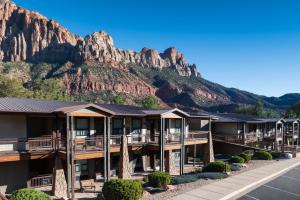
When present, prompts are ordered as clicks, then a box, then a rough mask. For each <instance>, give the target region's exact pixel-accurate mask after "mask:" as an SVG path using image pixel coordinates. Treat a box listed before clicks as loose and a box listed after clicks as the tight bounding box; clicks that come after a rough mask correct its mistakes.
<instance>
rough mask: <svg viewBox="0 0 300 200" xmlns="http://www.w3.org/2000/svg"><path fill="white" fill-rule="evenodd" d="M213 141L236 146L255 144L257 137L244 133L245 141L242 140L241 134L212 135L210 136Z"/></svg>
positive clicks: (254, 134)
mask: <svg viewBox="0 0 300 200" xmlns="http://www.w3.org/2000/svg"><path fill="white" fill-rule="evenodd" d="M212 137H213V139H214V140H221V141H224V142H229V143H237V144H243V143H244V142H245V143H252V142H257V140H258V137H257V135H256V133H253V132H252V133H246V134H245V139H244V138H243V134H239V135H234V134H213V135H212Z"/></svg>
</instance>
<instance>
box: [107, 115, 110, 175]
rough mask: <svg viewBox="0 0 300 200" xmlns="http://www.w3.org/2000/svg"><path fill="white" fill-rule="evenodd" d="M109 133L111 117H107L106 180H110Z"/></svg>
mask: <svg viewBox="0 0 300 200" xmlns="http://www.w3.org/2000/svg"><path fill="white" fill-rule="evenodd" d="M110 135H111V117H108V118H107V147H106V148H107V152H106V158H107V159H106V170H107V172H106V173H107V181H110V178H111V173H110Z"/></svg>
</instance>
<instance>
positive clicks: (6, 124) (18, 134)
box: [0, 115, 27, 139]
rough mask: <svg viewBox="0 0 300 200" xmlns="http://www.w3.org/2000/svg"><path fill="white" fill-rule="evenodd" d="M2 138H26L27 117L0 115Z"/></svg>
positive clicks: (0, 136) (0, 135)
mask: <svg viewBox="0 0 300 200" xmlns="http://www.w3.org/2000/svg"><path fill="white" fill-rule="evenodd" d="M0 130H1V134H0V138H2V139H3V138H26V137H27V130H26V117H25V116H22V115H0Z"/></svg>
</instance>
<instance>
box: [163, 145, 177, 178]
mask: <svg viewBox="0 0 300 200" xmlns="http://www.w3.org/2000/svg"><path fill="white" fill-rule="evenodd" d="M166 172H168V173H169V174H171V175H176V174H177V170H176V166H175V162H174V155H173V153H172V150H167V151H166Z"/></svg>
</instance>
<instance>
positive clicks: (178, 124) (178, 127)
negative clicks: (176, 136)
mask: <svg viewBox="0 0 300 200" xmlns="http://www.w3.org/2000/svg"><path fill="white" fill-rule="evenodd" d="M175 132H176V133H180V132H181V120H180V119H175Z"/></svg>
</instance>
